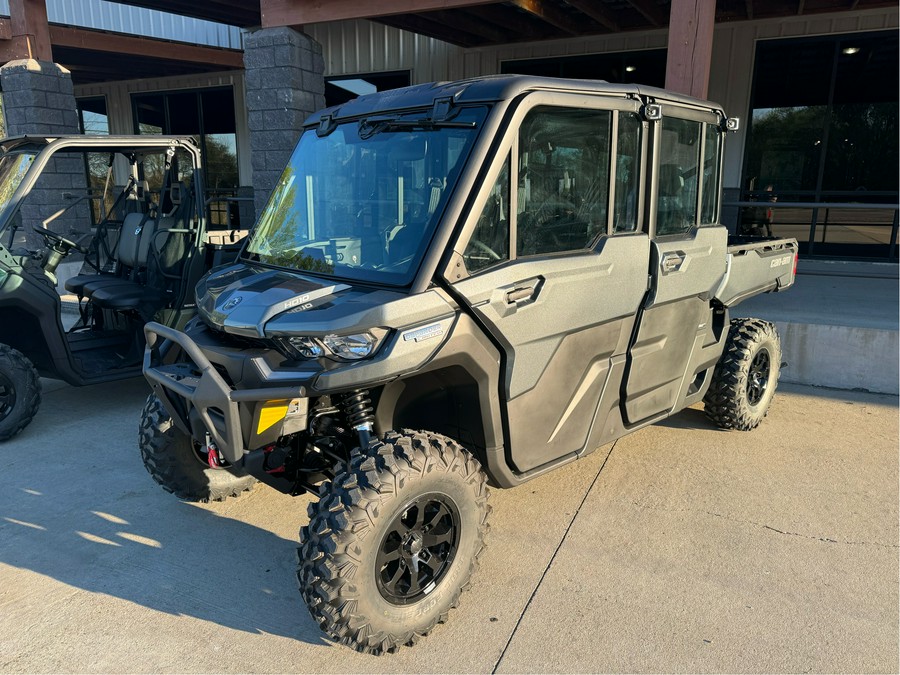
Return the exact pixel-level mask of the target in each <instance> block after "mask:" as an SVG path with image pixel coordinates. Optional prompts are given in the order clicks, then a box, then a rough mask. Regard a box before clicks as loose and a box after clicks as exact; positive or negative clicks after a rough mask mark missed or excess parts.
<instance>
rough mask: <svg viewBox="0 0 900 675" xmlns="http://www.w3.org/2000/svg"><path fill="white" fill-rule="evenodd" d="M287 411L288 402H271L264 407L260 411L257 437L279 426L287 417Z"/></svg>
mask: <svg viewBox="0 0 900 675" xmlns="http://www.w3.org/2000/svg"><path fill="white" fill-rule="evenodd" d="M287 411H288V404H287V401H269V402H268V403H266V404H265V405H263V407H262V409H261V410H260V411H259V422H258V423H257V425H256V433H257V435H259V434H261V433H262V432H264V431H265V430H266V429H269V428H271V427H273V426H275V425H276V424H278V423H279V422H280V421H281V420H283V419H284V416H285V415H287Z"/></svg>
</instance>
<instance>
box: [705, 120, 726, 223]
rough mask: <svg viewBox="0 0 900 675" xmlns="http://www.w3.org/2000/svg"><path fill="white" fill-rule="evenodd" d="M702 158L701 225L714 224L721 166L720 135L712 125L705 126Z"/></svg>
mask: <svg viewBox="0 0 900 675" xmlns="http://www.w3.org/2000/svg"><path fill="white" fill-rule="evenodd" d="M705 134H706V141H705V143H704V147H705V148H706V149H705V151H704V153H703V154H704V155H705V156H704V158H703V207H702V208H701V209H700V222H701V223H715V222H716V218H717V216H718V213H719V165H720V164H721V162H720V158H721V152H722V133H721V132H720V131H719V130H718V129H717V128H716V127H715V126H713V125H712V124H707V125H706V131H705Z"/></svg>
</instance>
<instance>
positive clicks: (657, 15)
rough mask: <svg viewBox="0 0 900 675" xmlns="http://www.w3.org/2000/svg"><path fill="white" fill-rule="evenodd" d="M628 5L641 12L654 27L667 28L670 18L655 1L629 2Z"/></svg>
mask: <svg viewBox="0 0 900 675" xmlns="http://www.w3.org/2000/svg"><path fill="white" fill-rule="evenodd" d="M628 4H629V5H631V6H632V7H634V8H635V9H636V10H637V11H639V12H640V13H641V14H642V15H643V17H644V18H645V19H647V21H649V22H650V23H652V24H653V25H654V26H665V25H666V21H668V19H669V17H667V16H666V12H665V10H663V9H660V6H659V5H657V4H656V3H655V2H653V0H628Z"/></svg>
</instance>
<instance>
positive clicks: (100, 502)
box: [0, 381, 327, 644]
mask: <svg viewBox="0 0 900 675" xmlns="http://www.w3.org/2000/svg"><path fill="white" fill-rule="evenodd" d="M145 396H146V385H145V384H144V383H143V382H142V381H127V382H124V383H118V384H115V385H105V386H103V387H88V388H82V389H74V388H71V387H66V388H63V389H59V390H57V391H54V392H51V393H49V394H48V396H47V397H46V399H45V401H44V404H43V409H42V412H41V413H39V418H38V419H36V420H35V422H34V423H33V424H32V425H31V426H30V427H29V428H28V429H27V430H26V432H25V433H23V434H21V435H20V436H19V437H17V438H15V439H13V440H12V441H10V442H8V443H5V444H3V445H0V464H2V465H3V467H4V468H3V471H2V472H0V563H3V564H5V565H9V566H11V567H13V568H17V569H20V570H30V571H32V572H36V573H37V574H40V575H43V576H45V577H48V578H50V579H54V580H56V581H58V582H61V583H63V584H66V585H67V586H70V587H73V588H77V589H82V590H85V591H89V592H91V593H100V594H104V595H107V596H112V597H115V598H120V599H122V600H127V601H128V602H133V603H136V604H138V605H141V606H144V607H147V608H150V609H153V610H157V611H159V612H165V613H167V614H171V615H184V616H190V617H196V618H198V619H201V620H204V621H209V622H212V623H214V624H217V625H219V626H223V627H226V628H232V629H235V630H239V631H246V632H249V633H267V634H272V635H279V636H284V637H289V638H294V639H298V640H301V641H303V642H307V643H310V644H327V642H326V641H325V640H324V639H323V636H322V633H321V632H320V631H319V628H318V627H317V626H316V625H315V623H314V622H313V620H312V619H311V618H310V616H309V614H308V613H307V611H306V607H305V605H304V604H303V601H302V599H301V598H300V595H299V593H298V591H297V587H296V576H295V569H296V556H295V549H296V545H297V542H296V541H295V540H288V539H285V538H283V537H281V536H279V535H277V534H275V533H273V532H271V531H268V530H266V529H264V528H262V527H257V526H255V525H251V524H248V523H246V522H241V521H239V520H235V519H232V518H228V517H225V516H222V515H218V514H217V513H215V512H213V510H211V509H207V508H205V507H200V506H196V505H193V504H187V503H183V502H180V501H179V500H178V499H176V498H175V497H173V496H172V495H170V494H168V493H166V492H164V491H163V490H162V488H160V487H159V486H157V485H156V484H155V483H154V482H153V481H152V479H151V478H150V477H149V476H148V475H147V473H146V472H145V471H144V470H143V467H142V465H141V460H140V455H139V451H138V448H137V425H138V418H139V415H140V410H141V407H142V405H143V402H144V399H145ZM87 411H92V412H93V414H90V415H88V414H86V412H87ZM257 489H266V488H257ZM254 496H257V497H258V496H259V495H255V494H254V493H251V494H250V496H245V497H244V498H243V499H244V500H248V499H249V500H253V498H254ZM240 504H241V502H240V501H238V502H235V505H234V506H233V507H230V508H232V509H234V510H236V511H239V512H240ZM288 504H289V505H290V508H296V513H297V526H298V528H299V526H300V525H301V524H303V523H304V522H305V520H306V517H305V508H304V507H305V501H300V500H297V501H292V502H288ZM248 506H249V505H248ZM258 506H259V502H258V500H257V507H258ZM263 506H264V507H265V508H271V507H272V505H271V504H269V502H266V504H264V505H263ZM213 508H214V509H216V510H219V511H221V510H222V508H223V507H221V506H215V507H213ZM255 513H257V515H256V516H255V517H256V520H257V521H258V522H259V521H261V520H263V517H261V516H259V515H258V513H259V508H256V509H255ZM13 579H15V583H16V584H17V585H19V592H24V591H23V589H22V587H21V585H20V584H24V583H34V584H36V588H35V592H34V593H31V594H30V595H33V596H35V597H45V596H46V594H47V593H54V594H57V596H58V594H59V593H60V592H59V591H48V590H47V589H46V588H44V582H43V580H41V579H39V578H35V577H33V576H31V575H28V576H24V577H22V578H20V579H16V577H15V575H13ZM7 583H9V581H7ZM12 609H13V611H14V609H15V606H14V604H13V605H12Z"/></svg>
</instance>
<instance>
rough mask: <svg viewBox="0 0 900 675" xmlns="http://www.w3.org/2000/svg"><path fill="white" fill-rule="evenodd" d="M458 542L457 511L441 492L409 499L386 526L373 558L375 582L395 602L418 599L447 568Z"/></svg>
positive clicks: (381, 591)
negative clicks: (376, 553) (385, 531)
mask: <svg viewBox="0 0 900 675" xmlns="http://www.w3.org/2000/svg"><path fill="white" fill-rule="evenodd" d="M458 545H459V511H458V510H457V508H456V505H455V504H454V503H453V501H452V500H451V499H450V498H449V497H447V496H446V495H442V494H427V495H422V496H420V497H417V498H416V499H414V500H412V501H411V502H410V503H409V504H407V506H406V507H405V508H404V509H403V511H402V512H401V513H400V514H398V515H397V517H396V518H395V519H394V521H393V522H392V523H391V524H390V526H389V527H388V530H387V533H386V534H385V536H384V539H383V540H382V542H381V546H379V548H378V555H377V557H376V559H375V575H376V585H377V586H378V591H379V592H380V593H381V595H382V597H383V598H384V599H385V600H387V601H388V602H390V603H392V604H394V605H408V604H410V603H413V602H416V601H417V600H420V599H421V598H422V597H424V596H425V595H427V594H428V593H430V592H431V591H432V590H433V589H434V588H435V587H436V586H437V584H439V583H440V581H441V579H442V578H443V576H444V574H445V573H446V572H447V570H448V569H450V565H451V564H452V563H453V558H454V557H455V556H456V551H457V548H458Z"/></svg>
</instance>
